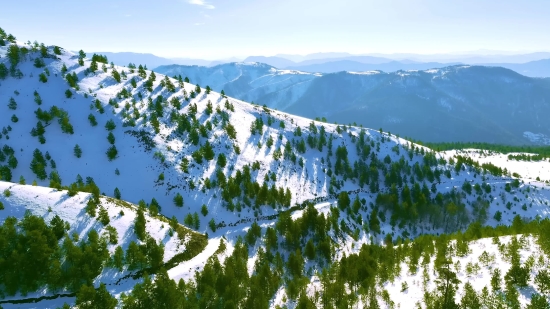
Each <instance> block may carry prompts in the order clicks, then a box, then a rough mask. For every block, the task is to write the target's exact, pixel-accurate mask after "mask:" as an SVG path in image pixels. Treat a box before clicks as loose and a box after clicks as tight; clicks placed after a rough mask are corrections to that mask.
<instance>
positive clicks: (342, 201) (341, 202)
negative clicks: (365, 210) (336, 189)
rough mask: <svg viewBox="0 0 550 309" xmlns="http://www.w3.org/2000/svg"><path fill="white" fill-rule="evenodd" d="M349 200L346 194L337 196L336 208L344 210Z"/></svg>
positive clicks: (342, 193) (343, 192) (341, 193)
mask: <svg viewBox="0 0 550 309" xmlns="http://www.w3.org/2000/svg"><path fill="white" fill-rule="evenodd" d="M350 203H351V200H350V198H349V195H348V193H347V192H345V191H342V192H340V194H339V195H338V208H340V209H342V210H345V209H347V208H348V207H349V205H350Z"/></svg>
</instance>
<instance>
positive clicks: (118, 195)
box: [114, 187, 121, 200]
mask: <svg viewBox="0 0 550 309" xmlns="http://www.w3.org/2000/svg"><path fill="white" fill-rule="evenodd" d="M114 196H115V198H116V199H118V200H120V198H121V194H120V190H119V189H118V187H116V188H115V192H114Z"/></svg>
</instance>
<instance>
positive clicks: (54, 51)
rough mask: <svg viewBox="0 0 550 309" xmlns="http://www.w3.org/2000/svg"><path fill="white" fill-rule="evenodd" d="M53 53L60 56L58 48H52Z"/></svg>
mask: <svg viewBox="0 0 550 309" xmlns="http://www.w3.org/2000/svg"><path fill="white" fill-rule="evenodd" d="M53 53H54V54H56V55H61V48H60V47H59V46H54V47H53Z"/></svg>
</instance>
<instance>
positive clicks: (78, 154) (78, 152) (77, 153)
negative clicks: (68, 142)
mask: <svg viewBox="0 0 550 309" xmlns="http://www.w3.org/2000/svg"><path fill="white" fill-rule="evenodd" d="M73 153H74V156H75V157H77V158H80V157H82V149H81V148H80V146H78V144H76V145H75V146H74V148H73Z"/></svg>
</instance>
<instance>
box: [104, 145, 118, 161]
mask: <svg viewBox="0 0 550 309" xmlns="http://www.w3.org/2000/svg"><path fill="white" fill-rule="evenodd" d="M106 154H107V158H108V159H109V161H113V160H114V159H116V157H117V155H118V150H117V149H116V146H115V145H111V147H109V149H107V152H106Z"/></svg>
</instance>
